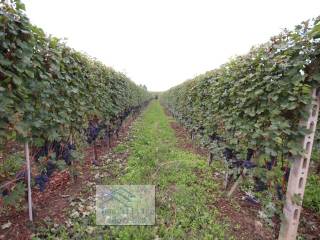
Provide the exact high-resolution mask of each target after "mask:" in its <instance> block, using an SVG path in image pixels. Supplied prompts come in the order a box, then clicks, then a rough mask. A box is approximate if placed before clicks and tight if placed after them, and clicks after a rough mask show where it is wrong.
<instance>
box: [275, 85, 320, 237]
mask: <svg viewBox="0 0 320 240" xmlns="http://www.w3.org/2000/svg"><path fill="white" fill-rule="evenodd" d="M319 99H320V97H319V92H318V90H317V89H313V91H312V103H311V104H310V106H309V109H308V111H309V117H308V119H307V120H306V121H304V122H303V123H301V124H303V125H304V126H306V127H307V128H308V129H310V130H311V132H310V134H307V135H305V137H304V139H303V141H302V144H303V149H304V151H305V154H304V155H303V156H302V157H297V158H296V159H294V162H293V163H292V166H291V171H290V176H289V181H288V187H287V193H286V202H285V205H284V208H283V215H284V216H283V220H282V223H281V228H280V233H279V240H295V239H296V237H297V231H298V225H299V218H300V213H301V209H302V206H301V205H302V199H303V195H304V190H305V186H306V182H307V175H308V169H309V163H310V158H311V152H312V145H313V139H314V135H315V131H316V127H317V120H318V114H319V105H320V101H319Z"/></svg>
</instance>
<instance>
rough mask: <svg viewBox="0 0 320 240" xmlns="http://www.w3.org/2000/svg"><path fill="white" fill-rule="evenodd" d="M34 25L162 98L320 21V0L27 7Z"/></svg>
mask: <svg viewBox="0 0 320 240" xmlns="http://www.w3.org/2000/svg"><path fill="white" fill-rule="evenodd" d="M23 2H24V3H26V7H27V15H28V16H29V18H30V19H31V21H32V23H34V24H36V25H37V26H39V27H41V28H43V29H44V31H45V32H46V33H48V34H52V35H54V36H56V37H59V38H67V43H68V45H69V46H71V47H73V48H75V49H77V50H79V51H83V52H86V53H88V54H89V55H91V56H93V57H95V58H97V59H99V60H101V61H102V62H103V63H105V64H106V65H108V66H111V67H113V68H114V69H116V70H118V71H122V72H124V73H126V74H127V76H129V77H130V78H131V79H132V80H133V81H134V82H136V83H138V84H145V85H146V86H147V87H148V89H149V90H153V91H162V90H166V89H168V88H170V87H173V86H175V85H177V84H179V83H181V82H183V81H185V80H187V79H190V78H193V77H194V76H196V75H198V74H201V73H204V72H205V71H208V70H211V69H214V68H216V67H218V66H219V65H221V64H223V63H225V62H226V61H228V59H229V58H230V57H232V56H235V55H239V54H244V53H246V52H248V51H249V49H250V47H251V46H253V45H256V44H260V43H264V42H266V41H268V40H269V38H270V37H271V36H273V35H276V34H278V33H279V32H280V31H281V29H283V28H292V27H293V26H294V25H296V24H298V23H300V22H301V21H303V20H306V19H309V18H312V17H316V16H317V15H319V14H320V0H304V1H302V0H259V1H257V0H252V1H250V0H242V1H240V0H86V1H85V0H23Z"/></svg>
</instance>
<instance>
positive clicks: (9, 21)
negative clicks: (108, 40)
mask: <svg viewBox="0 0 320 240" xmlns="http://www.w3.org/2000/svg"><path fill="white" fill-rule="evenodd" d="M24 10H25V8H24V4H23V3H22V2H21V1H19V0H14V1H0V52H1V54H0V106H1V107H0V154H1V156H2V157H3V159H4V160H3V161H6V158H8V157H9V156H10V153H7V152H6V151H7V150H8V149H7V148H6V145H7V144H8V143H11V142H14V143H20V144H24V145H25V159H26V162H27V165H26V166H25V164H23V165H22V166H20V168H21V169H20V170H21V171H20V172H18V173H17V175H16V176H14V177H15V179H13V180H12V179H8V178H9V177H10V176H6V175H5V176H4V178H3V176H0V177H1V178H0V181H1V182H3V181H4V182H5V181H7V182H6V183H5V184H1V186H0V187H1V189H0V190H1V193H3V195H4V197H10V195H11V192H12V191H14V190H15V188H16V186H17V185H16V183H18V182H24V181H26V179H27V187H28V192H29V193H28V199H29V204H31V173H30V171H31V169H32V168H31V166H30V164H32V163H37V164H36V165H37V168H38V171H37V173H38V175H37V176H35V184H37V185H39V187H40V191H44V188H45V184H46V182H47V181H48V178H49V177H50V175H51V174H52V172H53V171H54V170H55V169H56V168H58V164H60V163H58V162H59V160H63V161H64V162H65V163H64V164H65V165H66V166H72V165H74V164H75V160H76V158H75V157H74V156H73V153H74V152H76V145H77V144H79V142H84V140H87V142H88V144H89V145H93V148H94V152H95V141H96V139H98V137H99V136H101V138H104V139H105V141H106V143H107V144H110V138H112V137H113V136H115V135H116V136H118V133H119V130H120V129H121V127H122V125H123V122H124V121H125V119H126V118H127V117H129V116H131V115H136V114H138V113H139V111H140V110H141V108H142V107H144V106H145V105H146V104H147V103H148V101H149V100H150V99H151V94H150V93H149V92H148V91H147V90H146V89H145V88H144V87H142V86H137V85H136V84H135V83H133V82H132V81H131V80H130V79H129V78H128V77H127V76H125V75H124V74H122V73H120V72H116V71H115V70H113V69H112V68H109V67H106V66H105V65H104V64H102V63H100V62H99V61H97V60H96V59H93V58H91V57H89V56H87V55H86V54H83V53H80V52H77V51H76V50H74V49H72V48H70V47H68V46H66V44H65V43H63V42H62V41H61V40H59V39H57V38H55V37H51V36H47V35H46V34H45V33H44V31H43V30H42V29H40V28H38V27H36V26H34V25H32V24H31V23H30V21H29V19H28V18H27V16H26V15H25V11H24ZM93 122H94V123H95V124H96V125H95V126H94V127H90V126H91V123H93ZM102 135H103V136H102ZM75 140H77V141H75ZM97 160H98V159H97V154H96V152H95V156H94V159H93V162H96V161H97ZM39 163H40V164H39ZM43 165H45V166H43ZM32 177H34V173H33V176H32ZM21 186H24V185H21ZM17 192H20V194H24V191H21V189H20V188H19V191H17ZM12 196H14V194H12ZM8 202H10V201H8ZM29 217H30V220H32V219H33V217H32V206H31V205H29Z"/></svg>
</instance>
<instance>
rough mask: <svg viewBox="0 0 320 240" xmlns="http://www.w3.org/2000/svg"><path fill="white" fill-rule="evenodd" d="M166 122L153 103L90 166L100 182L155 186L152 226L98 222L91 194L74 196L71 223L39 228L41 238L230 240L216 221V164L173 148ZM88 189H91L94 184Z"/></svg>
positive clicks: (223, 228) (174, 142)
mask: <svg viewBox="0 0 320 240" xmlns="http://www.w3.org/2000/svg"><path fill="white" fill-rule="evenodd" d="M170 121H173V120H172V119H170V118H169V117H168V116H166V115H165V113H164V110H163V108H162V107H161V106H160V104H159V102H157V101H154V102H152V103H151V104H150V105H149V106H148V108H147V109H146V110H145V112H144V113H143V114H142V116H141V117H140V118H139V119H138V120H137V121H136V122H135V124H134V125H133V128H132V130H131V133H130V136H131V137H130V140H128V141H125V142H124V143H122V144H120V145H119V146H118V147H116V148H115V149H114V152H113V153H111V154H109V155H107V156H105V157H104V158H103V159H104V160H103V161H104V164H103V166H101V167H99V168H95V169H94V171H96V175H95V179H96V183H98V184H109V185H110V184H153V185H155V186H156V215H157V217H156V225H154V226H111V227H110V226H96V225H95V215H94V212H93V211H92V201H93V197H92V196H91V197H89V198H88V199H80V200H78V201H74V200H73V203H74V204H73V206H74V209H72V210H70V220H68V221H69V222H67V224H66V225H65V226H55V227H54V231H53V232H52V230H50V231H49V233H48V230H46V233H45V235H43V234H44V233H43V231H44V230H42V234H40V235H39V238H41V236H46V238H49V239H50V238H51V237H52V239H56V238H57V237H59V238H60V239H134V240H135V239H139V240H140V239H141V240H142V239H146V240H150V239H208V240H209V239H232V237H231V236H228V235H227V228H228V226H226V225H223V224H221V223H218V221H217V220H218V219H216V218H217V215H218V214H217V209H216V208H215V206H214V201H215V191H217V189H218V186H217V184H216V183H215V182H214V181H213V180H212V174H213V171H214V167H208V166H207V165H206V161H205V159H202V158H201V157H200V156H197V155H194V154H192V153H190V152H187V151H186V150H183V149H179V148H178V147H177V144H176V143H177V139H176V137H175V134H174V131H173V129H172V128H171V127H170ZM87 187H88V191H93V189H94V183H89V184H88V186H87ZM88 209H89V210H88ZM39 232H41V230H39ZM35 239H36V238H35Z"/></svg>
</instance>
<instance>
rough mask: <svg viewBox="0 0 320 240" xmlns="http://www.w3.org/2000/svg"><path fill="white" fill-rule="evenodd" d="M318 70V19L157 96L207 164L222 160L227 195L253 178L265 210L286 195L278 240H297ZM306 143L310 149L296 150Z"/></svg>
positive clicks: (311, 137) (314, 107)
mask: <svg viewBox="0 0 320 240" xmlns="http://www.w3.org/2000/svg"><path fill="white" fill-rule="evenodd" d="M319 63H320V17H318V18H315V19H312V20H309V21H305V22H303V23H302V24H300V25H297V26H296V27H295V29H294V30H291V31H289V30H285V31H284V32H282V33H281V34H280V35H278V36H274V37H272V38H271V40H270V41H269V42H268V43H266V44H263V45H261V46H257V47H254V48H252V49H251V51H250V52H249V53H248V54H247V55H244V56H238V57H235V58H234V59H232V60H231V61H230V62H228V63H227V64H225V65H223V66H221V67H220V68H218V69H216V70H213V71H209V72H207V73H205V74H203V75H200V76H198V77H196V78H194V79H191V80H189V81H186V82H184V83H182V84H181V85H178V86H176V87H173V88H171V89H169V90H168V91H166V92H164V93H163V94H162V96H161V101H162V103H163V104H164V105H165V106H166V107H167V109H168V110H169V111H170V112H171V113H172V115H173V116H174V117H175V118H176V119H178V120H179V121H180V122H181V123H182V124H183V125H184V126H185V127H186V128H187V129H188V130H189V131H190V134H191V136H192V138H193V139H194V138H198V139H199V141H200V142H201V143H202V144H203V145H204V146H205V147H207V148H209V150H210V153H209V157H208V162H209V163H211V162H212V161H213V159H214V158H222V159H225V163H226V164H227V169H228V170H226V179H227V180H228V181H230V180H232V178H233V179H234V181H235V183H234V185H233V186H232V187H231V190H230V192H229V194H228V195H231V193H232V192H233V190H234V188H235V187H236V186H237V184H238V183H239V179H240V178H241V177H243V176H252V179H253V185H254V188H253V189H254V190H255V191H256V192H264V191H265V190H267V189H268V192H267V193H266V195H267V196H268V197H269V202H270V201H272V200H273V201H274V202H275V204H277V206H278V208H279V209H280V207H281V206H282V205H283V201H284V197H283V196H284V195H285V194H287V195H286V201H287V203H286V207H285V209H284V215H285V219H286V220H284V221H283V224H282V231H281V232H282V234H280V235H279V239H295V237H296V234H297V226H298V222H299V220H298V219H299V215H300V209H301V204H302V197H303V192H304V187H305V184H306V175H307V170H306V169H304V170H303V171H302V172H303V173H301V172H299V174H298V173H297V171H298V170H297V169H300V168H298V166H297V163H295V161H294V159H299V164H300V165H299V166H300V167H301V163H300V159H301V158H303V159H306V160H305V161H304V166H305V167H307V166H308V164H309V159H310V155H311V149H312V141H313V134H315V129H314V128H315V127H316V118H317V112H318V104H315V102H314V101H317V100H315V99H317V98H316V96H315V92H316V90H314V89H316V88H317V87H318V86H319V85H320V64H319ZM309 106H312V116H311V118H312V119H313V120H312V124H313V125H312V126H313V127H311V129H310V126H309V125H308V126H306V125H302V124H301V122H305V121H306V120H308V118H309ZM314 112H316V115H314ZM308 123H309V124H310V120H309V122H308ZM305 137H307V138H308V144H307V146H306V142H304V144H301V141H302V140H303V139H305ZM252 151H253V152H252ZM253 156H254V157H253ZM304 157H305V158H304ZM230 169H231V170H230ZM289 174H290V177H289ZM301 174H304V176H305V177H304V178H303V180H302V182H301V180H300V179H301ZM296 175H299V176H296ZM230 176H231V177H232V178H231V177H230ZM237 179H238V180H237ZM228 181H226V186H228ZM297 183H298V184H297ZM287 187H288V190H287V191H286V188H287ZM297 188H299V191H297ZM253 200H254V201H255V199H253ZM292 209H293V210H292ZM296 209H298V210H297V211H296ZM286 223H287V224H286Z"/></svg>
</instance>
